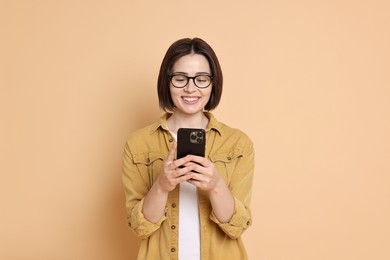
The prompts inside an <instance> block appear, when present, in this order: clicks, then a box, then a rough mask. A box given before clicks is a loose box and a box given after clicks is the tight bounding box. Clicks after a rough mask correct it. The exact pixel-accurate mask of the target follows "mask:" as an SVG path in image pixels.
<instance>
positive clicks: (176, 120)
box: [167, 112, 209, 133]
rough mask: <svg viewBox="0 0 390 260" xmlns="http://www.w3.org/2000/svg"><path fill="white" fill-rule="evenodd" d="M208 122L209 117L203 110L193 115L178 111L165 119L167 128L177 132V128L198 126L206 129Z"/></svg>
mask: <svg viewBox="0 0 390 260" xmlns="http://www.w3.org/2000/svg"><path fill="white" fill-rule="evenodd" d="M208 123H209V119H208V118H207V117H206V116H205V115H204V113H203V112H200V113H197V114H195V115H186V114H182V113H180V112H174V113H173V114H172V116H171V117H169V118H168V120H167V126H168V128H169V130H171V131H172V132H174V133H177V130H178V129H179V128H200V129H206V127H207V125H208Z"/></svg>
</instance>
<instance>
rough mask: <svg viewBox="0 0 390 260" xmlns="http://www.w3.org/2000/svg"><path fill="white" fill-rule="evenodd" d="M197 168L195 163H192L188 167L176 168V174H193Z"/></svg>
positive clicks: (178, 175)
mask: <svg viewBox="0 0 390 260" xmlns="http://www.w3.org/2000/svg"><path fill="white" fill-rule="evenodd" d="M195 168H196V165H195V164H193V165H190V166H186V167H183V168H178V170H176V176H175V177H180V176H183V175H187V174H191V173H192V172H193V171H194V169H195Z"/></svg>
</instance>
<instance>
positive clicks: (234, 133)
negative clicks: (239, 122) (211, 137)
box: [220, 123, 253, 147]
mask: <svg viewBox="0 0 390 260" xmlns="http://www.w3.org/2000/svg"><path fill="white" fill-rule="evenodd" d="M220 124H221V128H220V137H221V139H222V140H225V141H233V142H234V143H235V144H236V145H237V146H241V147H252V146H253V143H252V140H251V139H250V137H249V136H248V135H247V134H246V133H245V132H244V131H242V130H241V129H239V128H234V127H231V126H229V125H227V124H224V123H220Z"/></svg>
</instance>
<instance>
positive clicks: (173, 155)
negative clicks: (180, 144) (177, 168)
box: [166, 142, 177, 162]
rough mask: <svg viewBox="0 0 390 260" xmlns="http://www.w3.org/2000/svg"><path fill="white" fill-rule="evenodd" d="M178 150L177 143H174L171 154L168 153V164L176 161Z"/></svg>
mask: <svg viewBox="0 0 390 260" xmlns="http://www.w3.org/2000/svg"><path fill="white" fill-rule="evenodd" d="M176 149H177V143H176V142H174V143H173V145H172V147H171V150H169V153H168V156H167V159H166V161H167V162H172V161H173V160H174V159H175V154H176Z"/></svg>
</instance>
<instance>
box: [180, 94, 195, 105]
mask: <svg viewBox="0 0 390 260" xmlns="http://www.w3.org/2000/svg"><path fill="white" fill-rule="evenodd" d="M181 99H182V100H183V101H184V103H187V104H195V103H196V102H198V101H199V100H200V97H196V96H182V97H181Z"/></svg>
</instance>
